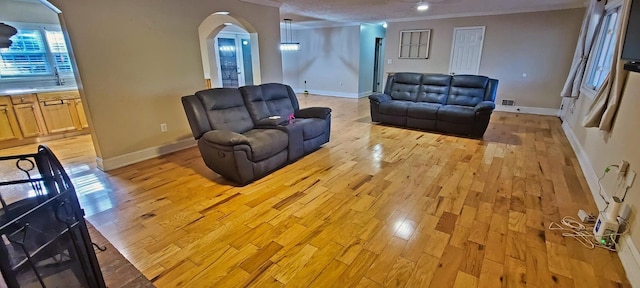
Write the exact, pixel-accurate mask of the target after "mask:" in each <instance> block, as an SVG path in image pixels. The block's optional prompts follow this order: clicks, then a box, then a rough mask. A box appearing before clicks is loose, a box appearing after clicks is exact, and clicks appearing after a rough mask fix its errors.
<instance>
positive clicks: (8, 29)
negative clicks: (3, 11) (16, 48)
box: [0, 23, 18, 48]
mask: <svg viewBox="0 0 640 288" xmlns="http://www.w3.org/2000/svg"><path fill="white" fill-rule="evenodd" d="M16 33H18V30H17V29H16V28H15V27H13V26H9V25H7V24H4V23H0V48H9V47H10V46H11V44H12V42H11V40H9V38H11V36H13V35H16Z"/></svg>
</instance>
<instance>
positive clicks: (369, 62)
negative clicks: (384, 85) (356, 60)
mask: <svg viewBox="0 0 640 288" xmlns="http://www.w3.org/2000/svg"><path fill="white" fill-rule="evenodd" d="M385 33H386V29H385V28H384V27H382V25H380V24H366V23H364V24H361V25H360V67H359V68H360V69H359V75H360V76H359V78H358V79H359V83H358V94H359V96H369V95H371V93H372V92H373V73H374V71H373V68H374V67H373V66H374V60H375V57H376V54H375V53H376V38H384V37H385ZM383 49H384V48H383ZM381 53H382V54H383V55H384V51H382V52H381ZM380 65H384V63H380ZM380 82H383V80H382V79H380Z"/></svg>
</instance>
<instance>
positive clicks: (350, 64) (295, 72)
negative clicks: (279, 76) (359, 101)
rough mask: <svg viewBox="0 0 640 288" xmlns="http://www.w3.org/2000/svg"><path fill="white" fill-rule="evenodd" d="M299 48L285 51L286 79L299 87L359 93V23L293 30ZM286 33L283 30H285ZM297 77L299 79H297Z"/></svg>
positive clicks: (325, 92)
mask: <svg viewBox="0 0 640 288" xmlns="http://www.w3.org/2000/svg"><path fill="white" fill-rule="evenodd" d="M294 31H296V33H294V35H295V36H294V38H293V39H294V40H295V41H296V42H300V46H301V48H300V51H297V52H283V53H282V54H283V58H284V60H283V61H282V62H283V72H284V75H285V76H286V77H285V80H284V82H285V83H287V84H291V86H292V87H293V88H294V89H295V90H296V91H302V90H304V81H305V80H306V81H307V90H309V93H312V94H319V95H331V96H343V97H354V98H355V97H357V96H358V82H359V69H360V66H359V65H360V64H359V62H360V27H359V26H346V27H330V28H317V29H300V30H294ZM283 35H284V34H283ZM296 78H297V79H296Z"/></svg>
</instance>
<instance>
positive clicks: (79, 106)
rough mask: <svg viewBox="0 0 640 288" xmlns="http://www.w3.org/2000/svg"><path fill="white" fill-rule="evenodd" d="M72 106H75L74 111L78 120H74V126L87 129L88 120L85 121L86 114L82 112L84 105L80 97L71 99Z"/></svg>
mask: <svg viewBox="0 0 640 288" xmlns="http://www.w3.org/2000/svg"><path fill="white" fill-rule="evenodd" d="M73 104H74V107H75V108H76V109H75V110H76V113H77V115H78V121H77V122H76V127H77V128H78V129H87V128H89V121H87V115H86V114H84V105H82V100H81V99H75V100H73Z"/></svg>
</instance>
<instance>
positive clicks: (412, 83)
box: [385, 73, 422, 101]
mask: <svg viewBox="0 0 640 288" xmlns="http://www.w3.org/2000/svg"><path fill="white" fill-rule="evenodd" d="M421 82H422V74H421V73H396V74H394V75H393V82H392V85H391V87H390V88H389V91H386V93H385V94H387V95H389V96H391V98H393V99H394V100H405V101H416V99H417V98H418V92H419V90H420V84H421Z"/></svg>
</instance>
